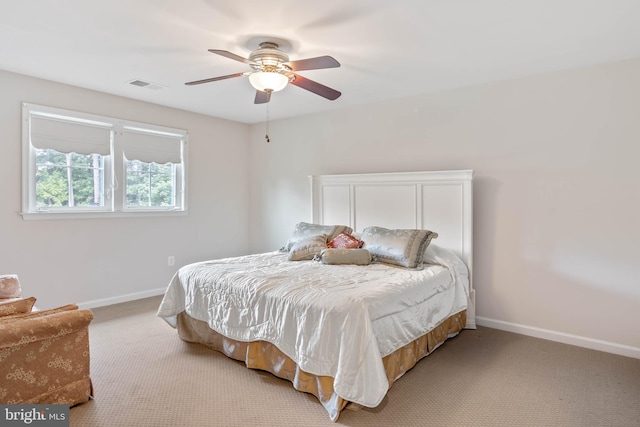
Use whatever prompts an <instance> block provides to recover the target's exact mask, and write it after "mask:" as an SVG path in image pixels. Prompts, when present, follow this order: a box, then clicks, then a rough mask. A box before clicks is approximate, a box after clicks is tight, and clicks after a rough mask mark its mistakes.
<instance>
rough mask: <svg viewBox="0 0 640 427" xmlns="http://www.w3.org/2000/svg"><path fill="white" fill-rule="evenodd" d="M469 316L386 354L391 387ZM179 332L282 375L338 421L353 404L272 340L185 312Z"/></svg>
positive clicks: (450, 319) (330, 382) (454, 317)
mask: <svg viewBox="0 0 640 427" xmlns="http://www.w3.org/2000/svg"><path fill="white" fill-rule="evenodd" d="M466 319H467V315H466V311H462V312H460V313H457V314H454V315H452V316H450V317H448V318H447V319H445V320H444V321H443V322H442V323H440V324H439V325H438V326H436V327H435V328H434V329H432V330H431V332H429V333H427V334H425V335H423V336H421V337H420V338H418V339H417V340H415V341H413V342H411V343H409V344H407V345H405V346H404V347H402V348H399V349H398V350H396V351H395V352H393V353H391V354H389V355H388V356H385V357H384V358H383V359H382V363H383V365H384V368H385V371H386V373H387V379H388V380H389V388H391V385H393V382H394V381H396V380H397V379H398V378H400V377H401V376H402V375H404V374H405V372H407V371H408V370H409V369H411V368H413V367H414V366H415V364H416V363H417V362H418V361H419V360H420V359H422V358H423V357H425V356H427V355H429V354H430V353H431V352H432V351H433V350H435V349H436V348H437V347H439V346H440V345H441V344H442V343H443V342H445V341H446V340H447V339H448V338H451V337H454V336H455V335H457V334H458V333H459V332H460V331H461V330H462V328H464V326H465V324H466V322H467V320H466ZM178 334H179V336H180V338H181V339H182V340H184V341H187V342H194V343H200V344H204V345H206V346H207V347H210V348H212V349H214V350H217V351H219V352H221V353H223V354H225V355H226V356H228V357H230V358H232V359H236V360H240V361H243V362H245V364H246V365H247V367H248V368H251V369H260V370H263V371H267V372H271V373H272V374H273V375H275V376H277V377H279V378H283V379H286V380H289V381H291V383H292V384H293V387H294V388H295V389H296V390H299V391H303V392H305V393H311V394H313V395H314V396H316V397H317V398H318V400H319V401H320V403H322V405H323V406H324V407H325V409H326V410H327V412H328V413H329V417H330V418H331V420H332V421H334V422H335V421H336V420H337V419H338V417H339V416H340V412H341V411H342V410H343V409H344V408H345V407H346V406H347V405H348V404H350V402H348V401H346V400H344V399H342V398H341V397H340V396H338V395H337V394H336V393H335V392H334V390H333V378H332V377H327V376H317V375H313V374H309V373H307V372H304V371H302V370H300V369H299V368H298V365H296V363H295V362H294V361H293V360H291V358H289V357H288V356H286V355H285V354H284V353H282V352H281V351H280V350H279V349H278V348H277V347H276V346H275V345H273V344H271V343H269V342H266V341H253V342H241V341H235V340H232V339H229V338H227V337H225V336H223V335H221V334H219V333H217V332H215V331H214V330H212V329H211V328H209V326H208V325H207V323H206V322H203V321H201V320H196V319H193V318H191V317H190V316H189V315H188V314H186V313H185V312H182V313H180V314H178ZM351 404H353V403H351Z"/></svg>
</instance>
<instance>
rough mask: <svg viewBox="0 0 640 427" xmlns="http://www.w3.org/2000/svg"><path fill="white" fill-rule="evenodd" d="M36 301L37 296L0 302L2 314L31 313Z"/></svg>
mask: <svg viewBox="0 0 640 427" xmlns="http://www.w3.org/2000/svg"><path fill="white" fill-rule="evenodd" d="M35 303H36V298H35V297H29V298H21V299H18V300H11V301H5V302H0V316H9V315H12V314H18V313H29V312H30V311H31V309H32V308H33V305H34V304H35Z"/></svg>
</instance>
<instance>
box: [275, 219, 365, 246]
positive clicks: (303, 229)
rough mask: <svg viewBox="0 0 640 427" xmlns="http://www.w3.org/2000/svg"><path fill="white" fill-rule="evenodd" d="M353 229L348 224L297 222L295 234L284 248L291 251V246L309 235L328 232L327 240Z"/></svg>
mask: <svg viewBox="0 0 640 427" xmlns="http://www.w3.org/2000/svg"><path fill="white" fill-rule="evenodd" d="M352 231H353V230H352V229H351V227H347V226H346V225H320V224H309V223H308V222H299V223H297V224H296V226H295V228H294V229H293V234H292V235H291V237H290V238H289V240H288V241H287V243H286V244H285V245H284V247H283V248H282V250H283V251H284V252H289V251H290V250H291V246H293V245H294V244H295V243H297V242H299V241H300V240H303V239H306V238H307V237H312V236H317V235H318V234H326V235H327V241H331V240H333V239H334V238H335V237H336V236H337V235H338V234H340V233H342V232H346V233H351V232H352Z"/></svg>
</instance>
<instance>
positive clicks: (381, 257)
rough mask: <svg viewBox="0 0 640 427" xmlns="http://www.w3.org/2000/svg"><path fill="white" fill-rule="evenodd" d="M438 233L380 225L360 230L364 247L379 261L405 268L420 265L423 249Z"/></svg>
mask: <svg viewBox="0 0 640 427" xmlns="http://www.w3.org/2000/svg"><path fill="white" fill-rule="evenodd" d="M436 237H438V233H435V232H433V231H430V230H405V229H395V230H390V229H387V228H382V227H367V228H365V229H364V231H363V232H362V236H361V239H362V240H363V241H364V246H363V248H364V249H367V250H368V251H369V252H371V255H372V256H373V257H374V258H375V259H376V260H377V261H380V262H384V263H387V264H393V265H398V266H400V267H406V268H418V267H420V266H421V265H422V257H423V256H424V251H425V250H426V249H427V246H429V243H430V242H431V239H435V238H436Z"/></svg>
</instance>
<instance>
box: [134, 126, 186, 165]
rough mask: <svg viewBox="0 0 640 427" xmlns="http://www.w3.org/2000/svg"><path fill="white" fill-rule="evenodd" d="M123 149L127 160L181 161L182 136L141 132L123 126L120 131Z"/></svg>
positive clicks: (147, 161)
mask: <svg viewBox="0 0 640 427" xmlns="http://www.w3.org/2000/svg"><path fill="white" fill-rule="evenodd" d="M122 139H123V151H124V155H125V157H126V158H127V160H139V161H141V162H145V163H158V164H165V163H173V164H179V163H181V162H182V153H181V148H182V137H181V136H180V135H170V134H164V133H150V132H142V131H140V130H137V129H134V128H127V127H125V128H124V129H123V132H122Z"/></svg>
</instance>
